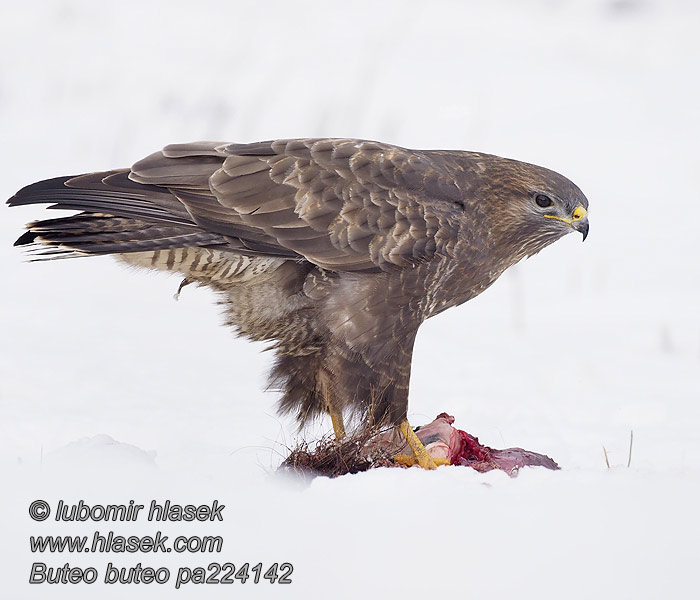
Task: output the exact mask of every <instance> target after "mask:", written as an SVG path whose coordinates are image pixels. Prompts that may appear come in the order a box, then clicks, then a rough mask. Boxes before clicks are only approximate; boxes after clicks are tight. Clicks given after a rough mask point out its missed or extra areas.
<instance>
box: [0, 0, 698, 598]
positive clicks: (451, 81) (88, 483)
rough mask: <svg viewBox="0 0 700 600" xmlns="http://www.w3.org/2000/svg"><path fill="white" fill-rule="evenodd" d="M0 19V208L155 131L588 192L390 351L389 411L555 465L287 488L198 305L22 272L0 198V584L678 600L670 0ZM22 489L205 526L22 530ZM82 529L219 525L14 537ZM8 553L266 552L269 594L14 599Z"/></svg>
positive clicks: (201, 299)
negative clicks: (561, 181) (500, 165)
mask: <svg viewBox="0 0 700 600" xmlns="http://www.w3.org/2000/svg"><path fill="white" fill-rule="evenodd" d="M0 6H1V10H2V18H0V131H1V132H2V136H1V138H0V139H1V141H2V143H1V144H0V160H1V163H0V164H2V179H1V183H0V187H2V190H1V193H0V197H3V198H7V197H10V196H11V195H12V194H13V193H14V192H15V191H16V190H17V189H19V188H20V187H22V186H24V185H26V184H28V183H31V182H33V181H36V180H39V179H45V178H48V177H53V176H58V175H68V174H77V173H82V172H88V171H97V170H106V169H110V168H115V167H124V166H128V165H130V164H131V163H133V162H135V161H136V160H138V159H139V158H141V157H143V156H145V155H146V154H149V153H150V152H152V151H154V150H157V149H159V148H160V147H162V146H163V145H165V144H167V143H172V142H183V141H193V140H199V139H214V140H224V141H241V142H248V141H256V140H263V139H270V138H276V137H293V136H341V137H342V136H347V137H360V138H368V139H379V140H382V141H386V142H391V143H395V144H399V145H402V146H406V147H414V148H443V149H469V150H478V151H482V152H490V153H494V154H499V155H502V156H508V157H511V158H517V159H519V160H523V161H527V162H532V163H536V164H541V165H543V166H547V167H549V168H552V169H555V170H557V171H560V172H561V173H563V174H564V175H566V176H568V177H570V178H571V179H572V180H574V181H575V182H576V183H577V184H578V185H579V186H580V187H581V189H582V190H583V191H584V193H585V194H586V195H587V197H588V198H589V200H590V205H591V209H590V220H591V233H590V236H589V238H588V240H587V241H586V243H585V244H581V242H580V236H578V235H571V236H568V237H567V238H565V239H564V240H562V241H560V242H558V243H557V244H555V245H554V246H553V247H550V248H548V249H547V250H546V251H544V252H543V253H542V254H540V255H538V256H536V257H535V258H533V259H531V260H529V261H527V262H525V263H523V264H520V265H518V266H517V267H515V268H513V269H511V270H510V271H509V272H507V273H506V274H505V275H504V276H503V277H502V278H501V280H500V281H499V282H498V283H497V284H496V285H494V286H493V287H492V288H491V289H489V290H488V291H487V292H485V293H484V294H483V295H482V296H480V297H479V298H477V299H475V300H473V301H471V302H469V303H468V304H467V305H464V306H462V307H459V308H456V309H452V310H450V311H447V312H446V313H444V314H443V315H441V316H439V317H436V318H435V319H433V320H431V321H429V322H428V323H426V324H425V325H424V326H423V327H422V329H421V331H420V334H419V336H418V341H417V346H416V352H415V356H414V367H413V381H412V388H411V401H410V409H409V410H410V413H409V416H410V418H411V421H412V422H413V423H415V424H420V423H425V422H428V421H430V420H431V419H432V418H433V417H434V416H435V415H436V414H437V413H439V412H442V411H447V412H449V413H450V414H453V415H454V416H455V417H456V419H457V421H456V424H457V425H458V426H459V427H461V428H463V429H466V430H467V431H469V432H471V433H473V434H474V435H477V436H479V438H480V440H481V441H482V442H483V443H486V444H488V445H491V446H494V447H508V446H521V447H524V448H528V449H531V450H535V451H540V452H544V453H546V454H548V455H550V456H552V457H553V458H555V459H556V460H558V461H559V463H560V464H561V466H562V467H563V469H562V471H559V472H555V473H553V472H549V471H545V470H538V469H530V470H525V471H523V472H522V473H521V474H520V476H519V477H518V478H516V479H513V480H511V479H509V478H508V477H507V476H506V475H505V474H503V473H489V474H485V475H484V474H478V473H476V472H473V471H471V470H469V469H464V468H456V467H451V468H441V469H439V470H438V471H437V472H422V471H420V470H410V471H404V470H386V469H382V470H377V471H374V472H370V473H365V474H360V475H355V476H347V477H343V478H341V479H337V480H332V481H330V480H325V479H316V480H314V481H313V482H311V483H310V484H300V483H298V482H297V483H295V482H293V481H288V480H287V479H286V478H284V477H281V476H279V475H276V474H275V473H274V471H275V468H276V466H277V465H278V464H279V462H280V461H281V459H282V457H283V456H284V455H285V454H286V452H287V447H291V446H293V445H294V444H295V443H296V441H297V440H298V439H299V436H298V435H297V434H296V433H295V430H294V426H293V424H292V423H290V422H288V421H284V420H280V419H279V418H278V417H277V416H276V415H275V402H276V396H275V394H273V393H270V392H267V393H266V392H264V391H263V390H264V387H265V371H266V368H267V366H268V365H269V362H270V359H271V356H270V355H269V354H265V353H263V354H261V353H260V351H261V350H262V349H263V347H264V346H262V345H254V344H250V343H247V342H245V341H242V340H236V339H233V336H232V335H231V333H230V332H228V331H227V330H225V329H224V328H222V327H219V321H220V317H219V309H218V308H217V307H216V305H215V299H214V297H213V295H212V294H210V293H209V292H207V291H206V290H204V289H192V288H186V289H185V290H184V291H183V294H182V297H181V299H180V301H179V302H174V301H173V300H172V295H173V294H174V292H175V290H176V288H177V285H178V280H177V279H176V278H170V277H167V276H164V275H155V274H148V273H144V272H138V271H132V272H130V271H129V270H128V269H125V268H123V267H121V266H119V265H118V264H116V262H115V261H113V260H112V259H110V258H96V259H85V260H82V259H81V260H74V261H57V262H50V263H35V264H30V263H27V262H25V257H24V256H23V254H22V253H21V252H20V251H19V250H17V249H16V248H12V243H13V241H14V239H15V238H16V237H17V236H18V235H19V234H20V233H21V231H22V226H23V224H24V223H25V222H27V221H29V220H32V219H36V218H42V217H46V216H48V215H49V214H50V213H46V212H44V210H43V209H42V208H40V207H30V208H22V209H12V210H9V209H6V208H3V209H0V215H1V216H0V265H1V267H0V274H1V276H2V277H1V282H2V283H1V284H0V285H1V286H2V293H0V410H1V418H0V449H1V452H0V465H1V467H2V478H3V481H4V482H5V484H4V485H3V487H4V492H3V495H2V498H3V500H2V520H3V522H2V542H1V546H2V548H1V549H2V556H1V557H0V559H1V561H2V564H1V568H2V581H0V585H1V586H2V589H3V590H6V591H7V593H5V591H3V592H2V595H3V596H4V597H8V598H48V597H61V598H62V597H71V598H95V597H99V598H102V597H105V598H106V597H110V598H112V597H114V598H123V597H126V596H127V594H131V595H135V596H137V597H139V598H140V597H144V598H150V597H170V596H174V595H176V594H177V595H178V596H180V597H195V596H196V597H197V598H203V597H215V596H216V597H222V594H237V595H239V597H255V598H258V597H275V598H277V597H292V598H314V597H319V596H321V595H323V596H324V597H333V598H353V597H357V596H358V594H360V593H366V594H368V595H369V596H370V597H381V596H382V595H384V596H385V597H397V596H398V595H399V594H401V596H402V597H404V598H418V597H421V598H422V597H425V596H426V595H427V594H430V597H439V595H441V594H447V593H452V594H458V595H460V596H464V597H480V598H512V597H515V595H516V594H517V596H518V597H519V598H591V597H595V598H616V599H622V598H635V599H640V598H660V597H668V598H693V597H696V596H695V594H697V587H698V586H697V576H696V570H697V565H698V560H699V559H700V551H699V550H698V545H697V544H698V537H699V536H700V520H699V518H698V514H697V505H698V501H699V500H700V493H699V492H700V468H699V464H700V439H699V433H698V432H699V431H700V316H699V313H698V305H699V291H700V253H699V251H698V241H699V236H698V222H699V221H698V210H699V200H700V198H699V196H700V194H699V192H698V184H697V181H698V171H699V170H700V156H699V154H698V139H700V111H699V110H698V107H699V106H700V75H699V73H700V42H699V41H698V40H700V38H699V36H698V31H699V30H700V8H698V5H697V3H696V2H693V1H691V0H685V1H684V0H665V1H663V2H662V1H661V0H646V1H644V0H616V1H612V0H594V1H590V0H589V1H585V0H580V1H576V0H569V1H565V0H560V1H556V0H540V1H527V2H525V1H515V0H511V1H505V0H501V1H493V2H488V3H487V2H477V1H473V2H456V1H454V2H450V1H441V2H437V1H436V2H415V1H405V0H404V1H401V2H398V1H394V2H392V1H383V2H365V1H362V0H358V1H355V2H352V3H339V2H304V1H294V2H291V1H284V2H283V1H276V2H264V3H263V2H238V1H233V0H229V1H227V2H213V1H212V2H199V3H193V2H184V1H174V0H170V1H167V2H165V1H163V2H147V1H141V2H132V1H127V0H122V1H120V2H110V3H105V2H89V1H84V2H78V1H70V2H69V1H57V2H48V1H43V2H22V3H19V2H12V3H10V2H3V3H2V4H0ZM51 216H54V215H51ZM329 429H330V423H326V422H324V423H321V424H319V426H318V427H317V428H316V429H314V430H312V431H307V432H306V433H305V436H306V437H307V438H308V439H313V437H314V436H317V435H318V434H320V433H323V432H327V431H328V430H329ZM631 430H633V431H634V446H633V452H632V463H631V467H630V468H627V466H626V464H627V452H628V447H629V435H630V431H631ZM603 447H605V448H606V449H607V451H608V455H609V459H610V463H611V468H609V469H608V468H607V467H606V464H605V459H604V456H603ZM36 498H44V499H46V500H47V501H49V502H50V503H51V504H52V505H55V503H56V502H57V501H58V499H63V500H65V501H66V502H68V503H73V502H77V501H78V500H79V499H84V500H85V501H87V502H90V503H101V504H110V503H111V504H116V503H125V502H128V501H129V500H130V499H135V500H136V501H137V502H140V503H144V504H148V502H150V500H151V499H159V500H164V499H166V498H169V499H171V500H173V501H174V502H178V503H181V504H185V503H196V504H200V503H211V501H212V500H213V499H218V500H219V502H221V503H223V504H225V505H226V509H225V511H224V522H223V524H219V525H212V524H198V525H183V524H179V525H178V524H173V525H167V526H165V527H163V526H160V527H159V526H157V525H155V524H153V523H148V522H147V521H145V520H143V519H140V520H139V521H138V522H137V523H135V524H131V525H128V524H119V523H118V524H116V525H115V524H109V525H106V524H104V523H98V524H90V523H85V524H73V523H63V524H62V523H55V522H51V521H47V522H45V523H34V522H33V521H31V520H30V519H29V516H28V514H27V507H28V504H29V502H30V501H31V500H34V499H36ZM110 528H112V529H114V530H115V532H116V533H123V534H134V535H141V536H143V535H149V534H150V535H152V534H153V533H155V531H156V530H157V529H159V528H160V529H162V530H163V531H164V532H166V533H167V534H169V535H172V536H175V535H181V534H187V535H194V534H197V535H214V534H216V535H222V536H223V537H224V540H225V543H224V550H223V552H222V553H221V554H220V555H209V554H205V555H175V556H173V554H170V555H167V556H166V555H162V554H159V555H118V554H113V555H98V554H85V555H69V554H53V555H51V554H46V555H43V556H42V555H37V554H32V553H31V552H30V551H29V543H28V538H29V536H30V535H40V534H46V533H57V534H75V535H78V534H90V535H91V534H92V532H93V531H95V530H104V531H106V530H108V529H110ZM39 560H41V561H44V562H46V563H47V564H49V565H50V566H60V565H63V564H64V563H66V562H68V563H70V564H71V566H82V567H87V566H95V567H97V568H98V570H100V572H101V573H102V572H103V571H104V567H105V565H106V564H107V562H109V561H113V562H114V563H115V564H118V565H119V566H127V567H128V566H133V565H135V564H136V563H138V562H141V563H142V564H143V565H144V566H146V565H149V566H153V567H158V566H168V567H169V568H171V569H172V570H173V580H174V577H175V573H176V571H177V568H178V567H180V566H190V567H193V566H197V565H201V566H206V565H207V564H209V563H210V562H212V561H219V562H226V561H231V562H234V563H236V564H242V563H244V562H250V563H251V564H254V563H257V562H263V563H264V564H270V563H272V562H275V561H277V562H280V563H281V562H285V561H287V562H291V563H293V564H294V567H295V571H294V573H293V575H292V579H293V584H292V585H290V586H279V585H275V586H271V585H270V584H269V583H267V582H264V583H260V584H258V585H257V586H255V585H254V584H252V583H251V582H248V583H247V584H245V587H244V588H243V587H242V585H241V584H240V583H239V582H237V583H236V584H234V588H235V589H234V588H229V587H227V586H221V585H219V586H213V585H201V586H194V585H191V586H189V589H188V588H183V589H181V590H178V591H175V590H174V589H173V585H172V581H171V582H170V583H169V584H165V585H163V586H157V585H156V584H151V585H143V584H141V585H130V586H111V587H108V586H105V585H103V584H101V583H96V584H93V585H92V586H86V585H84V584H83V585H54V586H49V585H48V584H45V585H41V586H29V585H28V584H27V580H28V575H29V570H30V566H31V564H32V562H34V561H39ZM239 588H242V589H239Z"/></svg>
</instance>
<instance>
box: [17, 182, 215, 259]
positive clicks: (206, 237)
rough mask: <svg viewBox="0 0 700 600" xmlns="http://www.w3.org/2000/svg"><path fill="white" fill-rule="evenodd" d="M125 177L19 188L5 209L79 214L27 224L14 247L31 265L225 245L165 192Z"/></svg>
mask: <svg viewBox="0 0 700 600" xmlns="http://www.w3.org/2000/svg"><path fill="white" fill-rule="evenodd" d="M128 174H129V170H128V169H124V170H120V171H107V172H103V173H91V174H87V175H79V176H75V177H57V178H54V179H47V180H45V181H40V182H38V183H34V184H32V185H29V186H27V187H25V188H23V189H21V190H20V191H19V192H17V193H16V194H15V195H14V196H13V197H12V198H10V199H9V200H8V201H7V203H8V204H9V205H10V206H23V205H29V204H50V206H49V207H48V208H50V209H64V210H77V211H81V212H79V214H76V215H72V216H67V217H62V218H57V219H45V220H41V221H34V222H32V223H29V225H27V231H26V232H25V233H24V234H23V235H22V236H20V237H19V239H18V240H17V241H16V242H15V246H28V249H29V250H30V253H31V254H32V258H33V260H42V259H43V260H46V259H56V258H71V257H75V256H90V255H102V254H123V253H131V252H146V251H156V250H167V249H172V248H184V247H192V246H195V247H206V248H216V247H223V246H225V245H226V240H225V239H224V238H223V237H221V236H220V235H218V234H216V233H211V232H207V231H205V230H204V229H202V228H201V227H199V226H198V225H196V224H195V223H194V222H193V220H192V218H191V217H190V214H189V213H188V212H187V210H186V208H185V207H184V206H183V205H182V203H181V202H179V201H178V200H177V198H175V197H174V196H173V195H172V194H171V193H170V192H169V191H168V190H167V189H166V188H161V187H157V186H153V185H144V184H140V183H136V182H134V181H131V180H130V179H129V177H128Z"/></svg>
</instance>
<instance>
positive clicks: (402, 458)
mask: <svg viewBox="0 0 700 600" xmlns="http://www.w3.org/2000/svg"><path fill="white" fill-rule="evenodd" d="M399 430H400V431H401V435H403V437H405V438H406V441H407V442H408V445H409V446H410V448H411V450H413V456H409V455H407V454H399V455H398V456H396V457H395V458H394V460H395V461H396V462H397V463H399V464H400V465H405V466H408V467H411V466H413V465H415V464H418V465H419V466H420V467H422V468H424V469H437V468H438V466H439V465H449V464H450V461H449V460H447V459H446V458H433V457H432V456H430V454H428V451H427V450H426V449H425V446H424V445H423V444H422V443H421V441H420V440H419V439H418V436H417V435H416V434H415V432H414V431H413V429H411V426H410V425H409V424H408V421H403V422H402V423H401V425H400V426H399Z"/></svg>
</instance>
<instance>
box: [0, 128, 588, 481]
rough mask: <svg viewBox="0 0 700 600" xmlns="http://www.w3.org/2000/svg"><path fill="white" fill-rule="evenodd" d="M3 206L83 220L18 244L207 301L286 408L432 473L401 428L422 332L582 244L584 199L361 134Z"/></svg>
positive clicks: (261, 146) (473, 155) (557, 181)
mask: <svg viewBox="0 0 700 600" xmlns="http://www.w3.org/2000/svg"><path fill="white" fill-rule="evenodd" d="M8 203H9V204H10V205H11V206H18V205H27V204H39V203H49V204H51V206H50V207H49V208H55V209H67V210H72V211H78V213H77V214H73V215H70V216H64V217H61V218H57V219H46V220H41V221H35V222H33V223H30V224H29V225H28V226H27V231H26V232H25V233H24V235H22V236H21V237H20V238H19V239H18V240H17V242H16V245H28V244H32V245H39V247H38V248H37V249H38V250H39V257H43V258H63V257H73V256H94V255H102V254H112V255H115V256H117V257H118V258H119V259H121V260H122V261H124V262H127V263H129V264H131V265H137V266H141V267H145V268H147V269H160V270H166V271H171V272H175V273H179V274H181V275H182V276H183V278H184V279H183V284H187V283H191V282H194V283H198V284H203V285H206V286H209V287H210V288H213V289H214V290H216V292H218V293H219V294H220V296H221V297H222V302H223V304H224V305H225V311H226V312H225V315H226V321H227V323H228V324H229V325H231V326H233V327H234V328H235V329H236V330H237V331H238V333H239V334H240V335H244V336H247V337H248V338H250V339H253V340H265V341H269V342H272V348H274V350H275V351H276V363H275V366H274V368H273V369H272V373H271V384H272V386H273V387H276V388H277V389H279V390H280V391H281V392H282V397H281V401H280V410H281V412H283V413H293V414H294V415H296V418H297V419H298V421H299V423H300V425H303V424H304V423H306V422H307V421H308V420H309V419H312V418H314V417H317V416H319V415H322V414H328V415H330V417H331V420H332V423H333V428H334V430H335V434H336V436H337V437H342V436H343V435H344V432H345V426H344V421H343V416H344V415H345V416H346V417H347V416H349V415H351V414H354V415H355V416H357V417H359V420H360V421H361V422H362V423H365V424H372V425H380V424H383V425H387V426H395V427H396V428H398V429H399V430H400V432H401V433H402V434H403V436H404V437H405V438H406V439H407V441H408V442H409V445H410V447H411V448H412V450H413V452H414V453H415V456H416V461H417V462H418V464H420V465H421V466H422V467H424V468H428V469H430V468H435V467H436V466H437V463H436V461H435V460H433V459H432V458H431V457H430V455H429V454H428V453H427V452H426V450H425V449H424V448H423V446H422V445H421V443H420V441H419V440H418V438H417V437H416V435H415V433H414V432H413V430H412V429H411V427H410V425H409V423H408V421H407V404H408V386H409V378H410V372H411V356H412V352H413V343H414V340H415V337H416V332H417V331H418V328H419V327H420V325H421V323H423V321H425V320H426V319H428V318H430V317H432V316H434V315H436V314H438V313H440V312H442V311H444V310H446V309H448V308H450V307H451V306H456V305H458V304H462V303H463V302H466V301H467V300H469V299H471V298H473V297H474V296H476V295H477V294H479V293H481V292H483V291H484V290H485V289H486V288H488V287H489V286H490V285H491V284H492V283H493V282H494V281H495V280H496V279H497V278H498V277H499V276H500V275H501V274H502V273H503V272H504V271H505V270H506V269H507V268H508V267H510V266H512V265H514V264H515V263H517V262H518V261H519V260H521V259H522V258H525V257H529V256H531V255H533V254H535V253H536V252H539V251H540V250H542V249H543V248H544V247H546V246H548V245H549V244H551V243H552V242H554V241H556V240H558V239H559V238H561V237H562V236H564V235H565V234H567V233H569V232H571V231H574V230H575V231H578V232H580V233H581V234H583V238H584V239H585V237H586V235H587V234H588V217H587V208H588V200H587V199H586V197H585V196H584V195H583V193H582V192H581V190H579V188H578V187H577V186H576V185H574V184H573V183H572V182H571V181H569V180H568V179H566V178H565V177H563V176H562V175H559V174H558V173H555V172H553V171H550V170H548V169H545V168H542V167H538V166H535V165H531V164H527V163H523V162H518V161H514V160H509V159H505V158H500V157H498V156H492V155H488V154H482V153H477V152H460V151H442V150H409V149H405V148H400V147H397V146H393V145H390V144H384V143H379V142H372V141H364V140H357V139H331V138H328V139H285V140H274V141H266V142H258V143H250V144H237V143H217V142H195V143H188V144H174V145H170V146H166V147H165V148H164V149H163V150H162V151H160V152H156V153H154V154H151V155H150V156H148V157H146V158H144V159H143V160H140V161H139V162H137V163H136V164H135V165H134V166H133V167H131V169H118V170H114V171H106V172H101V173H90V174H85V175H78V176H72V177H59V178H55V179H49V180H46V181H41V182H39V183H35V184H32V185H29V186H27V187H25V188H23V189H22V190H20V191H19V192H17V194H16V195H15V196H14V197H12V198H10V200H9V201H8Z"/></svg>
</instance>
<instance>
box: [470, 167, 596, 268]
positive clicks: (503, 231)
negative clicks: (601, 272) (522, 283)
mask: <svg viewBox="0 0 700 600" xmlns="http://www.w3.org/2000/svg"><path fill="white" fill-rule="evenodd" d="M477 164H480V165H481V167H482V169H481V170H482V172H481V173H480V175H481V176H480V177H479V179H480V180H481V181H483V182H485V186H486V187H487V188H488V190H487V192H486V193H487V197H488V198H489V207H488V208H487V211H493V215H494V217H495V218H494V219H493V220H492V223H494V224H495V225H494V229H495V230H496V231H495V233H496V232H497V235H498V236H499V237H500V239H501V241H502V242H505V243H507V244H508V245H509V246H510V247H511V248H512V250H514V251H515V250H516V249H517V251H518V254H519V257H518V259H520V258H523V257H525V256H532V255H533V254H535V253H537V252H539V251H540V250H542V249H543V248H544V247H546V246H548V245H549V244H551V243H552V242H555V241H556V240H558V239H559V238H561V237H563V236H564V235H566V234H567V233H571V232H572V231H577V232H579V233H580V234H581V235H582V236H583V239H584V240H585V239H586V237H587V236H588V200H587V198H586V197H585V196H584V195H583V192H582V191H581V190H580V189H579V188H578V187H577V186H576V185H575V184H574V183H573V182H571V181H570V180H569V179H567V178H566V177H564V176H563V175H560V174H559V173H556V172H554V171H550V170H549V169H545V168H543V167H538V166H536V165H531V164H527V163H522V162H518V161H514V160H508V159H503V158H499V157H495V156H494V157H491V156H489V157H484V158H483V159H482V160H480V161H477Z"/></svg>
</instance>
